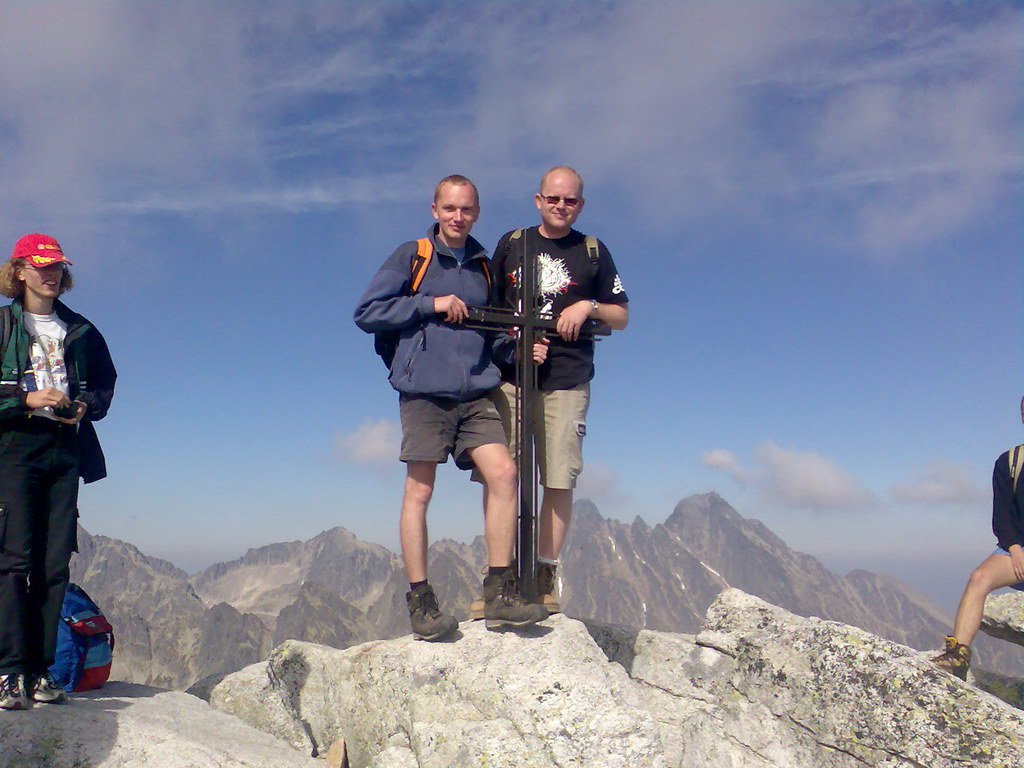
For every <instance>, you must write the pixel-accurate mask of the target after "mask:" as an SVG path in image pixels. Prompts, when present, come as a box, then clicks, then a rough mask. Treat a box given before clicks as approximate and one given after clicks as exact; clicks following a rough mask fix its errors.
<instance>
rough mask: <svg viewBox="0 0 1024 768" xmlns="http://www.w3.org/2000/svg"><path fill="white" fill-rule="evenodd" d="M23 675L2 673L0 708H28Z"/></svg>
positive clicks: (0, 676) (0, 677) (0, 680)
mask: <svg viewBox="0 0 1024 768" xmlns="http://www.w3.org/2000/svg"><path fill="white" fill-rule="evenodd" d="M26 708H28V702H27V701H26V699H25V678H24V676H23V675H16V674H15V675H0V709H26Z"/></svg>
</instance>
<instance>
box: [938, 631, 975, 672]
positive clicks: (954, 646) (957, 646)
mask: <svg viewBox="0 0 1024 768" xmlns="http://www.w3.org/2000/svg"><path fill="white" fill-rule="evenodd" d="M932 663H933V664H934V665H935V666H937V667H938V668H939V669H944V670H945V671H946V672H950V673H952V674H954V675H956V676H957V677H959V678H960V679H961V680H966V679H967V670H968V669H969V668H970V666H971V648H970V646H967V645H964V644H963V643H958V642H957V641H956V638H955V637H952V636H950V635H947V636H946V649H945V650H944V651H943V652H942V653H940V654H939V655H938V656H935V657H933V658H932Z"/></svg>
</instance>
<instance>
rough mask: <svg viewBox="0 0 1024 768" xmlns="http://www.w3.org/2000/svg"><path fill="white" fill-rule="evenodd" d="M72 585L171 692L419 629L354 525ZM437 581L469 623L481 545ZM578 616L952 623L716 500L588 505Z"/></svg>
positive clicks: (94, 549) (92, 551) (982, 659)
mask: <svg viewBox="0 0 1024 768" xmlns="http://www.w3.org/2000/svg"><path fill="white" fill-rule="evenodd" d="M80 549H81V552H80V553H79V555H77V556H76V557H75V558H74V559H73V561H72V579H73V580H74V581H76V582H77V583H80V584H82V585H83V586H84V587H85V588H86V589H87V590H88V591H89V592H90V594H91V595H92V596H93V597H94V599H96V600H97V602H98V603H99V604H100V605H101V606H102V607H103V608H104V610H105V612H106V613H107V615H108V617H109V618H110V619H111V621H112V622H113V624H114V626H115V628H116V632H117V638H118V649H117V653H116V655H115V669H114V675H115V676H116V677H118V678H119V679H123V680H128V681H131V682H136V683H144V684H148V685H157V686H161V687H166V688H179V689H183V688H187V687H189V686H192V685H193V684H195V683H197V682H199V681H202V680H204V679H205V678H209V677H211V676H213V678H214V680H213V681H209V682H207V683H205V684H201V685H200V686H199V688H201V689H202V688H208V687H209V686H210V685H212V684H213V682H215V680H216V679H218V677H219V676H223V675H224V674H226V673H229V672H232V671H234V670H237V669H239V668H241V667H243V666H245V665H247V664H251V663H253V662H256V661H258V660H260V659H263V658H265V657H266V656H267V654H268V653H269V652H270V650H271V649H272V648H274V647H276V646H278V645H280V644H281V643H282V642H283V641H285V640H286V639H297V640H304V641H309V642H314V643H319V644H323V645H328V646H332V647H335V648H345V647H349V646H352V645H356V644H358V643H361V642H363V641H366V640H370V639H374V638H394V637H399V636H401V635H405V634H408V631H409V629H408V614H407V612H406V610H405V598H404V594H405V591H406V590H407V589H408V586H407V584H406V582H405V577H404V573H403V570H402V566H401V560H400V558H399V557H398V556H397V555H395V554H394V553H392V552H390V551H389V550H387V549H386V548H384V547H381V546H379V545H376V544H371V543H367V542H364V541H360V540H359V539H358V538H357V537H356V536H355V535H354V534H352V533H351V532H349V531H347V530H345V529H344V528H334V529H332V530H329V531H325V532H324V533H321V534H320V535H318V536H316V537H314V538H312V539H310V540H308V541H293V542H285V543H279V544H271V545H268V546H265V547H260V548H256V549H252V550H250V551H249V552H248V553H247V554H246V555H245V556H243V557H241V558H239V559H237V560H234V561H231V562H226V563H218V564H216V565H214V566H211V567H210V568H207V569H206V570H204V571H201V572H200V573H197V574H194V575H193V576H191V577H190V576H189V575H188V574H186V573H185V572H183V571H181V570H179V569H177V568H176V567H174V566H173V565H172V564H170V563H168V562H166V561H162V560H158V559H156V558H150V557H146V556H145V555H143V554H142V553H140V552H139V551H138V550H137V549H136V548H134V547H132V546H131V545H129V544H125V543H124V542H120V541H117V540H115V539H110V538H106V537H102V536H90V535H89V534H87V533H85V532H84V531H82V532H81V537H80ZM429 559H430V575H431V576H430V578H431V582H432V583H433V584H434V586H435V589H436V591H437V593H438V595H439V597H440V599H441V601H442V606H443V607H444V608H445V610H447V611H449V612H451V613H453V614H454V615H455V616H456V617H457V618H459V619H460V620H463V619H466V618H467V614H468V607H469V604H470V602H472V600H473V599H474V598H476V597H477V596H478V594H479V591H480V583H481V580H482V576H481V568H482V567H483V566H484V564H485V550H484V546H483V541H482V539H480V538H478V539H476V540H475V541H473V542H472V543H469V544H463V543H459V542H455V541H451V540H442V541H438V542H435V543H434V544H432V545H431V547H430V552H429ZM562 563H563V565H562V567H561V568H560V569H559V573H560V578H561V580H562V583H561V588H562V595H563V600H562V603H563V606H564V608H565V611H566V613H567V614H568V615H570V616H578V617H582V618H586V619H588V620H596V621H601V622H607V623H609V624H616V625H622V626H625V627H633V628H637V629H640V628H645V629H649V630H658V631H665V632H684V633H693V632H696V631H697V628H698V627H699V626H700V624H701V621H702V620H703V617H704V615H705V612H706V611H707V609H708V606H709V605H711V604H712V602H713V601H714V600H715V598H716V596H717V595H718V594H719V593H720V592H722V590H723V589H726V588H727V587H730V586H731V587H737V588H739V589H742V590H743V591H744V592H747V593H749V594H751V595H756V596H758V597H760V598H763V599H765V600H767V601H769V602H771V603H773V604H776V605H778V606H780V607H782V608H785V609H786V610H788V611H791V612H793V613H795V614H798V615H800V616H818V617H821V618H824V619H833V620H836V621H841V622H843V623H845V624H850V625H853V626H857V627H860V628H862V629H865V630H867V631H869V632H872V633H874V634H877V635H879V636H881V637H885V638H888V639H890V640H893V641H896V642H899V643H903V644H905V645H909V646H911V647H914V648H920V649H926V648H935V647H937V646H938V645H939V643H940V641H941V638H942V635H943V634H945V633H946V632H948V631H949V626H950V623H951V617H949V616H948V615H947V614H945V613H944V612H943V611H941V610H940V609H939V608H938V607H936V606H935V605H934V604H932V603H931V602H930V601H929V600H928V599H927V598H925V597H923V596H922V595H920V594H918V593H917V592H915V591H914V590H912V589H911V588H910V587H908V586H906V585H904V584H902V583H901V582H899V581H898V580H896V579H894V578H891V577H888V576H884V575H880V574H874V573H869V572H866V571H854V572H852V573H850V574H848V575H846V576H839V575H836V574H834V573H832V572H830V571H829V570H827V569H826V568H825V567H824V566H822V565H821V563H819V562H818V561H817V560H815V559H814V558H813V557H811V556H809V555H806V554H802V553H799V552H795V551H793V550H792V549H790V548H789V547H787V546H786V544H785V543H784V542H783V541H782V540H781V539H779V538H778V537H777V536H775V535H774V534H773V533H772V532H771V531H770V530H769V529H768V528H767V527H766V526H764V525H763V524H762V523H761V522H759V521H757V520H753V519H748V518H745V517H743V516H742V515H740V514H739V513H738V512H736V510H734V509H733V508H732V507H731V506H729V504H728V503H726V502H725V501H724V500H723V499H722V498H721V497H719V496H718V495H716V494H714V493H711V494H704V495H699V496H690V497H688V498H686V499H684V500H682V501H681V502H679V504H678V505H677V506H676V508H675V509H674V510H673V512H672V514H671V515H670V516H669V517H668V518H667V519H666V520H665V522H664V523H660V524H658V525H655V526H653V527H651V526H649V525H648V524H646V523H645V522H644V521H643V520H641V519H640V518H637V519H636V520H634V521H633V522H632V523H623V522H620V521H617V520H610V519H607V518H604V517H602V516H601V515H600V513H599V512H598V510H597V509H596V508H595V507H594V505H593V504H591V503H589V502H586V501H580V502H577V504H576V505H575V508H574V521H573V526H572V528H571V529H570V534H569V538H568V540H567V542H566V546H565V548H564V550H563V558H562ZM977 651H978V656H977V658H978V659H979V663H980V664H981V665H983V666H985V667H988V668H990V669H997V670H999V671H1003V672H1006V673H1015V672H1016V671H1017V670H1018V669H1019V668H1020V664H1019V661H1018V660H1017V656H1018V654H1016V653H1015V652H1014V649H1013V648H1012V647H1010V646H1008V645H1006V644H1004V643H999V642H996V641H991V640H986V639H982V640H981V642H980V644H979V645H978V646H977Z"/></svg>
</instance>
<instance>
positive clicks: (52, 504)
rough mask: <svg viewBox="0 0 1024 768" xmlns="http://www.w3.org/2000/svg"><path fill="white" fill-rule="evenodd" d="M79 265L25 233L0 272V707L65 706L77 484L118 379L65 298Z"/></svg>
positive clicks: (96, 455) (95, 462) (96, 462)
mask: <svg viewBox="0 0 1024 768" xmlns="http://www.w3.org/2000/svg"><path fill="white" fill-rule="evenodd" d="M70 263H71V262H69V261H68V259H67V258H66V257H65V256H64V252H63V250H61V247H60V245H59V244H58V243H57V241H56V240H54V239H53V238H52V237H50V236H49V235H43V234H39V233H33V234H30V235H25V236H24V237H22V238H21V239H20V240H18V242H17V243H15V245H14V252H13V253H12V254H11V258H10V259H9V260H8V261H7V262H6V263H5V264H3V265H2V266H0V293H2V294H4V295H5V296H8V297H10V298H12V299H14V301H13V302H12V303H11V304H10V306H7V307H2V308H0V708H2V709H24V708H26V707H27V706H28V703H29V701H31V700H35V701H44V702H52V703H60V702H63V701H65V700H66V696H65V693H64V691H63V690H62V689H61V688H59V687H58V686H57V685H55V684H54V683H53V681H52V679H51V678H50V675H49V672H48V669H49V667H50V665H51V664H52V663H53V658H54V649H55V645H56V640H57V624H58V622H59V620H60V608H61V603H62V602H63V600H64V592H65V589H66V587H67V585H68V563H69V561H70V560H71V553H72V552H73V551H75V550H76V549H77V533H76V528H77V519H78V508H77V507H78V478H79V477H81V478H82V479H83V480H84V481H85V482H87V483H89V482H92V481H93V480H99V479H100V478H102V477H105V476H106V467H105V465H104V461H103V453H102V451H101V450H100V446H99V441H98V440H97V439H96V431H95V430H94V429H93V426H92V422H93V421H98V420H99V419H102V418H103V417H104V416H106V415H107V408H109V407H110V401H111V398H112V397H113V395H114V381H115V379H116V378H117V372H116V371H115V370H114V364H113V363H112V362H111V360H110V353H109V352H108V351H107V344H106V342H105V341H104V340H103V337H102V336H101V335H100V332H99V331H98V330H96V328H95V326H93V325H92V323H90V322H89V321H88V320H86V319H85V318H84V317H82V316H81V315H79V314H77V313H75V312H72V311H71V310H70V309H68V308H67V307H66V306H65V305H64V304H63V303H62V302H61V301H60V300H59V298H58V297H59V296H60V295H61V294H63V293H64V292H65V291H68V290H70V289H71V286H72V279H71V273H70V272H69V271H68V269H67V265H69V264H70Z"/></svg>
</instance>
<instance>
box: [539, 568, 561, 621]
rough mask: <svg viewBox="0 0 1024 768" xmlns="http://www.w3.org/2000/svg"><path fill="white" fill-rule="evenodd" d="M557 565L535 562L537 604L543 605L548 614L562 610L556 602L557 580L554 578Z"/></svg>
mask: <svg viewBox="0 0 1024 768" xmlns="http://www.w3.org/2000/svg"><path fill="white" fill-rule="evenodd" d="M557 567H558V566H555V565H551V564H550V563H538V564H537V604H538V605H543V606H544V608H545V609H547V612H548V613H549V614H550V613H561V612H562V606H561V605H559V603H558V594H557V589H558V580H557V579H556V578H555V569H556V568H557Z"/></svg>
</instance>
